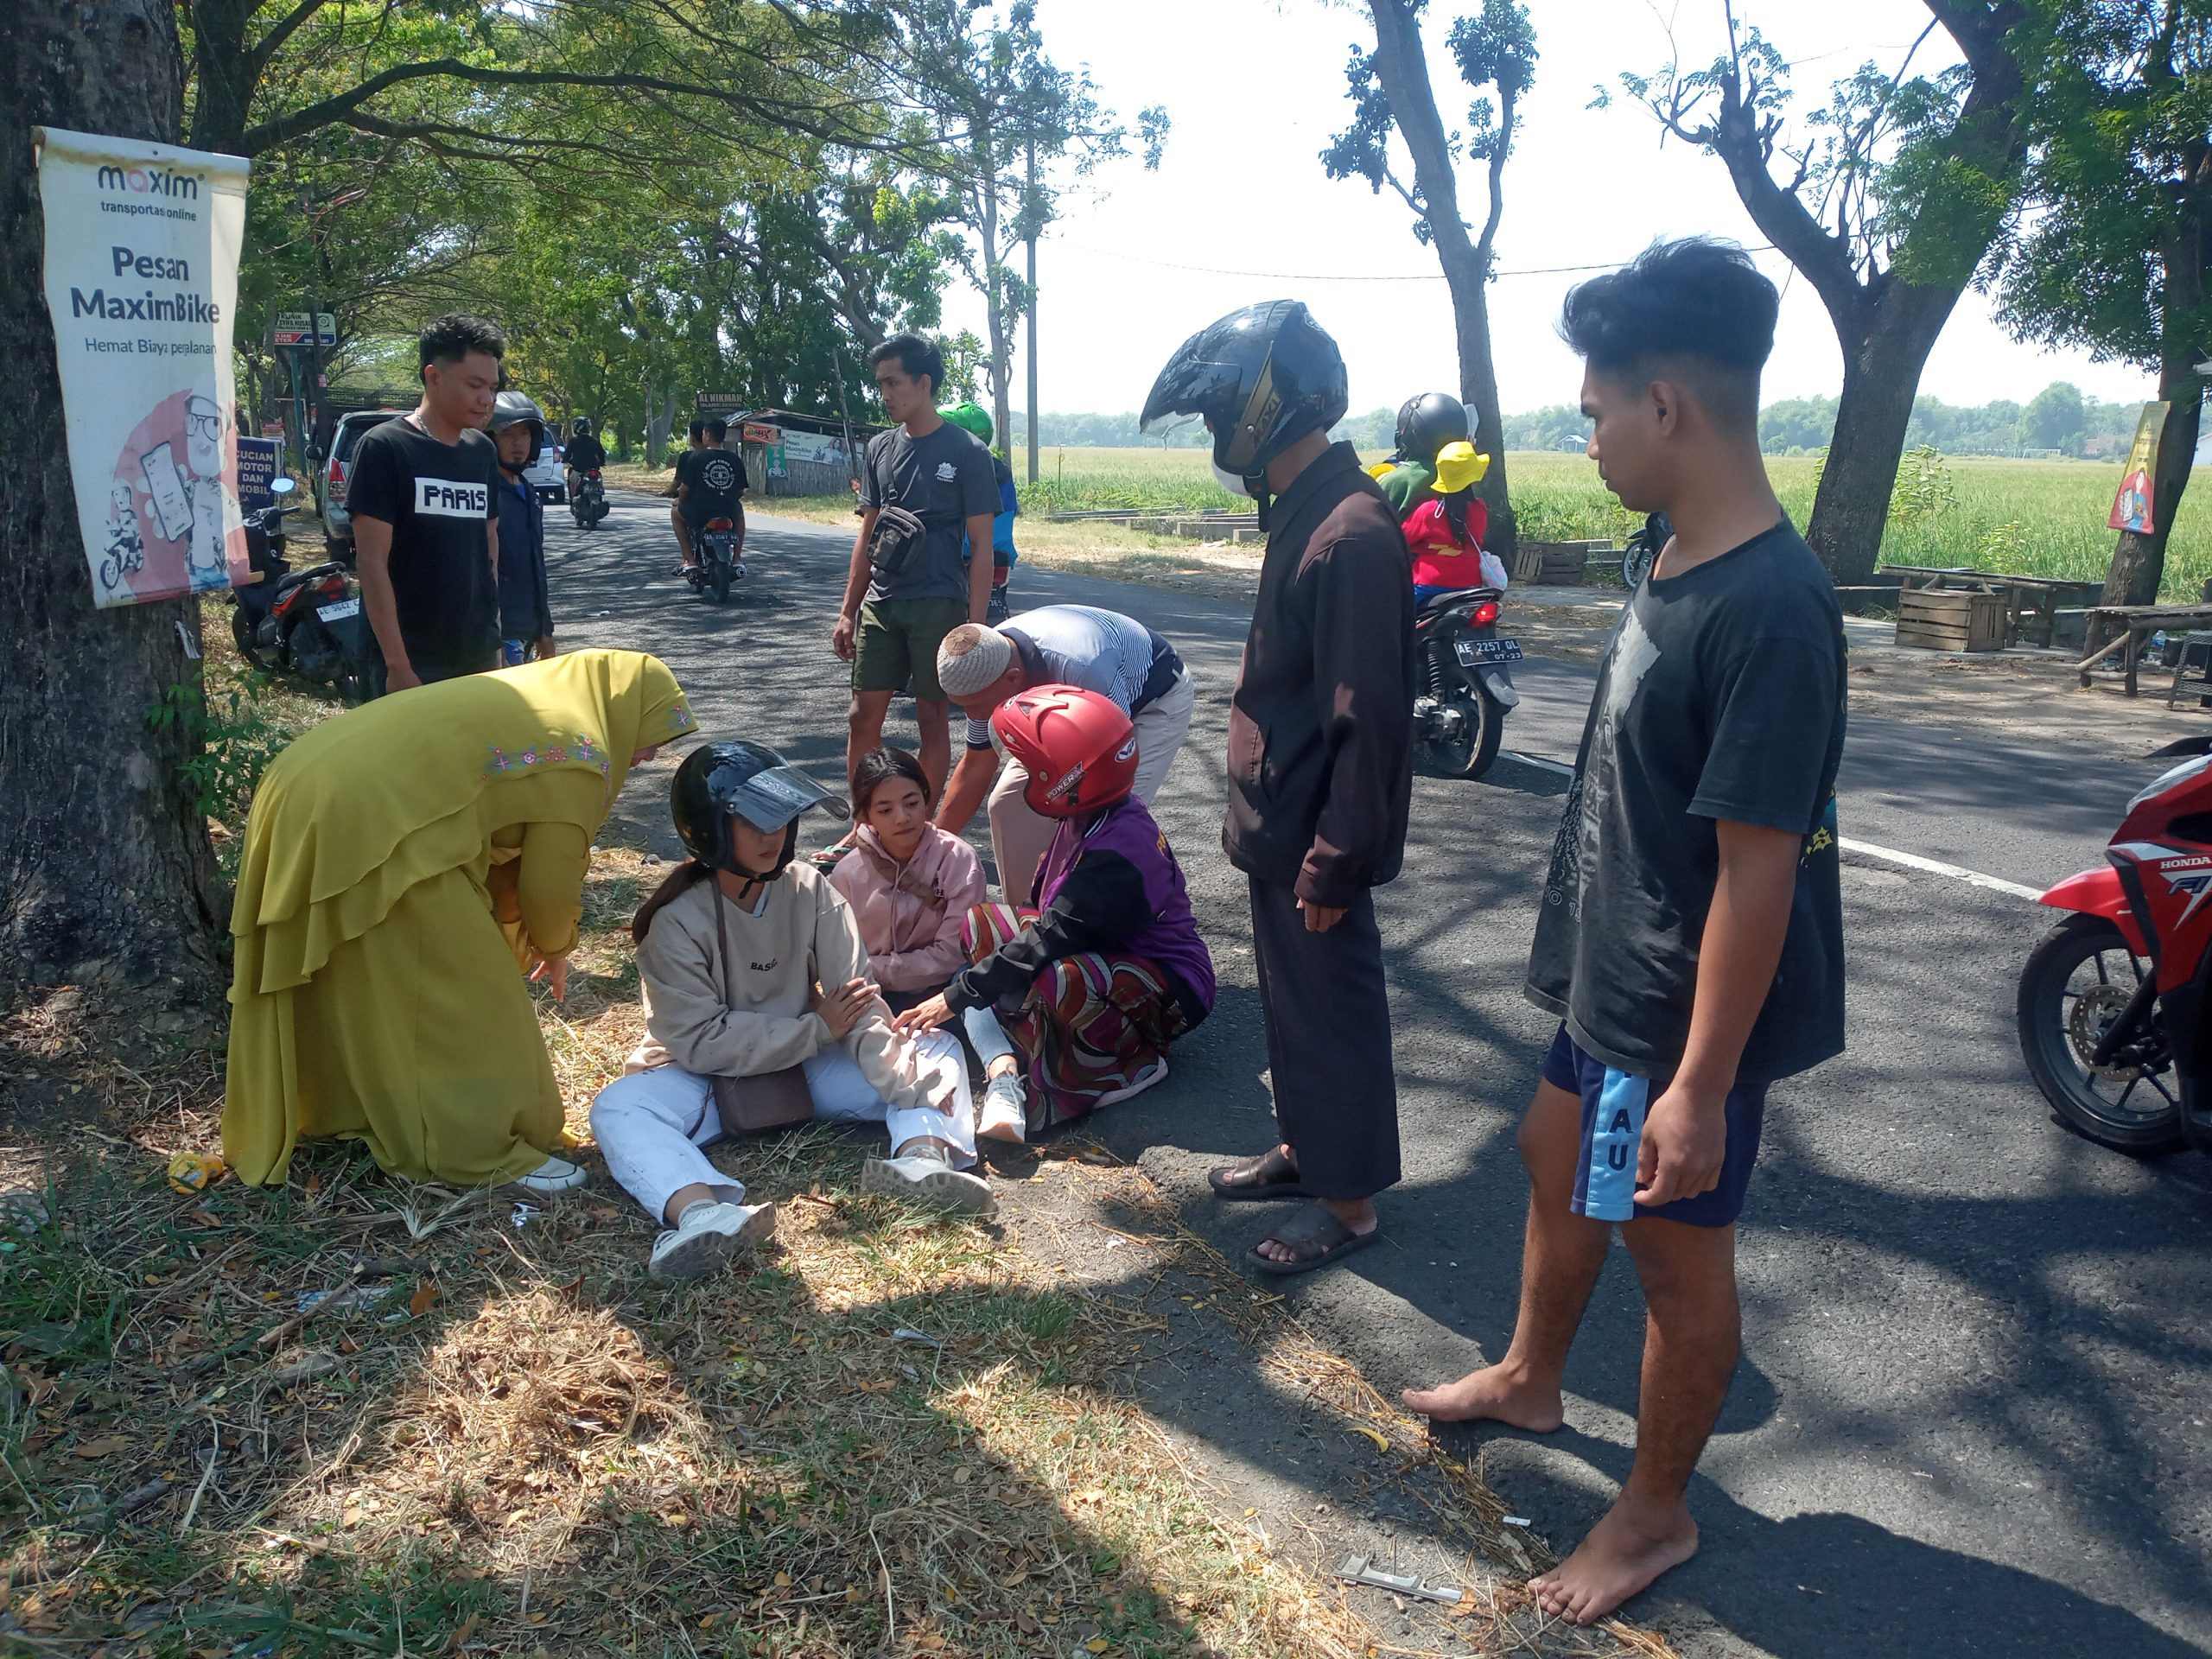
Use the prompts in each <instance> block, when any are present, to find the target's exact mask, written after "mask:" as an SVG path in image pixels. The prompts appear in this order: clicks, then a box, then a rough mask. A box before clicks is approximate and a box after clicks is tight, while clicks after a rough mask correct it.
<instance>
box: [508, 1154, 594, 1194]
mask: <svg viewBox="0 0 2212 1659" xmlns="http://www.w3.org/2000/svg"><path fill="white" fill-rule="evenodd" d="M584 1179H585V1177H584V1172H583V1169H582V1166H579V1165H576V1164H572V1163H570V1162H569V1160H567V1159H565V1158H548V1159H547V1160H545V1161H544V1162H543V1163H542V1164H540V1165H539V1166H537V1168H536V1169H533V1170H531V1172H530V1173H529V1174H527V1175H524V1176H519V1177H518V1178H517V1179H515V1181H514V1182H513V1183H512V1185H516V1186H518V1187H521V1188H522V1189H523V1190H524V1192H540V1193H544V1194H546V1195H548V1196H550V1195H551V1194H553V1193H556V1192H573V1191H574V1190H575V1188H577V1187H580V1186H582V1185H583V1184H584Z"/></svg>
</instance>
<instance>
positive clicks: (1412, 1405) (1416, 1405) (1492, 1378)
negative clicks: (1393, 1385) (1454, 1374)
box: [1398, 1365, 1567, 1434]
mask: <svg viewBox="0 0 2212 1659" xmlns="http://www.w3.org/2000/svg"><path fill="white" fill-rule="evenodd" d="M1398 1398H1399V1399H1401V1400H1402V1401H1404V1402H1406V1409H1407V1410H1408V1411H1417V1412H1419V1413H1421V1415H1422V1416H1424V1417H1426V1418H1427V1419H1428V1420H1429V1421H1431V1422H1437V1423H1471V1422H1476V1421H1484V1420H1487V1421H1495V1422H1500V1423H1510V1424H1512V1425H1513V1427H1516V1428H1525V1429H1527V1430H1529V1432H1530V1433H1535V1434H1548V1433H1551V1432H1552V1430H1554V1429H1555V1428H1557V1427H1559V1426H1560V1424H1561V1423H1563V1422H1565V1421H1567V1411H1566V1408H1565V1405H1564V1403H1563V1402H1561V1401H1560V1396H1559V1390H1558V1389H1546V1388H1541V1387H1539V1386H1537V1385H1536V1384H1535V1383H1530V1382H1529V1381H1528V1380H1527V1379H1526V1378H1524V1377H1522V1376H1519V1375H1518V1374H1516V1373H1515V1372H1511V1371H1509V1370H1506V1369H1505V1367H1504V1366H1503V1365H1489V1366H1485V1367H1484V1368H1483V1369H1482V1370H1479V1371H1469V1372H1468V1373H1467V1374H1466V1375H1465V1376H1463V1377H1461V1378H1460V1379H1459V1381H1458V1382H1457V1383H1446V1384H1445V1385H1444V1386H1443V1387H1442V1388H1440V1389H1400V1390H1399V1391H1398Z"/></svg>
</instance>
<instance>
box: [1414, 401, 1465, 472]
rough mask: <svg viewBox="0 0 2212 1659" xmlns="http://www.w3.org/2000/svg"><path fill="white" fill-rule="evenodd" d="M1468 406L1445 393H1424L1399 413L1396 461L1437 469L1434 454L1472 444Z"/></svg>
mask: <svg viewBox="0 0 2212 1659" xmlns="http://www.w3.org/2000/svg"><path fill="white" fill-rule="evenodd" d="M1473 438H1474V432H1473V429H1471V427H1469V426H1468V424H1467V406H1466V404H1463V403H1461V402H1460V401H1459V399H1458V398H1457V397H1453V396H1452V394H1451V393H1450V392H1448V391H1424V392H1422V393H1421V396H1419V397H1408V398H1407V399H1406V401H1405V404H1404V405H1403V406H1402V408H1401V409H1400V410H1398V457H1399V459H1400V460H1402V461H1419V462H1421V465H1422V466H1424V467H1433V466H1435V465H1436V452H1437V451H1438V450H1440V449H1441V448H1443V447H1444V446H1445V445H1446V444H1447V443H1469V442H1473Z"/></svg>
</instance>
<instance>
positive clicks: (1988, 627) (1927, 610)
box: [1897, 588, 2006, 651]
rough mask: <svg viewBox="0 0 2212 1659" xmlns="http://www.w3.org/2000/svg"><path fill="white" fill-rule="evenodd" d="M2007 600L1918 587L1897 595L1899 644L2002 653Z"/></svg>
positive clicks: (1945, 589) (1963, 592)
mask: <svg viewBox="0 0 2212 1659" xmlns="http://www.w3.org/2000/svg"><path fill="white" fill-rule="evenodd" d="M2005 627H2006V623H2005V600H2004V596H2003V595H2002V594H1978V593H1974V592H1972V591H1970V590H1958V589H1953V588H1915V589H1914V590H1913V591H1912V592H1910V593H1907V594H1899V595H1898V596H1897V644H1899V645H1912V646H1916V647H1918V648H1920V649H1922V650H1924V651H2002V650H2004V649H2005Z"/></svg>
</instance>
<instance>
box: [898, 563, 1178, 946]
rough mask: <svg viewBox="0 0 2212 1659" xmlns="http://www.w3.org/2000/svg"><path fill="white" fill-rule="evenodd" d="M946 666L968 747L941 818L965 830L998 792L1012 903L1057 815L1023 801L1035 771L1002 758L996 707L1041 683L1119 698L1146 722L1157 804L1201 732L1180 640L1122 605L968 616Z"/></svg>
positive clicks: (1140, 792) (942, 654)
mask: <svg viewBox="0 0 2212 1659" xmlns="http://www.w3.org/2000/svg"><path fill="white" fill-rule="evenodd" d="M937 673H938V683H939V684H941V685H943V686H944V695H945V696H946V697H947V698H948V699H950V701H951V702H956V703H957V704H959V705H960V711H961V713H963V714H964V715H967V716H968V746H967V747H966V749H965V750H963V753H962V754H961V756H960V760H959V764H958V765H957V766H954V767H953V769H952V776H951V777H950V779H947V780H946V783H945V790H944V804H942V805H941V806H940V807H939V808H938V815H937V821H938V824H939V826H941V827H942V828H944V829H949V830H950V831H951V832H952V833H953V834H955V835H958V834H959V833H960V832H961V831H962V830H963V829H966V828H967V827H968V821H969V819H970V818H972V817H975V816H976V807H977V806H978V805H981V804H982V803H983V800H984V798H985V797H986V796H987V795H988V798H989V802H990V806H989V812H990V820H991V855H992V857H993V859H994V860H995V861H996V862H997V864H998V868H999V885H1000V887H1001V889H1002V890H1003V891H1004V893H1005V895H1006V901H1007V903H1008V904H1010V905H1026V904H1027V903H1028V902H1029V890H1030V887H1031V885H1032V883H1033V881H1034V880H1035V879H1036V874H1037V865H1038V861H1039V860H1040V859H1042V858H1043V857H1044V856H1045V849H1046V846H1047V845H1048V844H1049V843H1050V842H1051V841H1052V829H1053V827H1054V821H1053V820H1052V819H1051V818H1047V817H1041V816H1040V815H1039V814H1038V813H1036V812H1033V811H1032V810H1030V808H1029V804H1028V803H1027V801H1025V800H1024V799H1022V796H1021V791H1022V788H1023V786H1024V785H1026V784H1027V782H1028V774H1027V773H1026V772H1023V771H1022V769H1021V767H1020V766H1018V765H1016V764H1014V763H1013V762H1011V761H1009V762H1007V764H1006V765H1005V766H1003V767H1001V765H1000V764H999V756H998V754H997V753H996V751H995V749H994V748H993V747H992V745H991V710H993V709H995V708H997V707H998V706H999V705H1000V704H1001V703H1002V702H1005V701H1006V700H1007V698H1008V697H1011V696H1014V695H1016V694H1017V693H1019V692H1021V691H1026V690H1028V689H1029V688H1030V687H1031V686H1033V685H1078V686H1082V687H1083V688H1084V689H1085V690H1090V691H1096V692H1098V693H1099V694H1100V695H1102V696H1108V697H1111V698H1112V699H1113V700H1114V701H1115V702H1116V703H1118V704H1119V705H1120V706H1121V707H1122V709H1124V710H1125V711H1126V712H1127V713H1128V716H1129V718H1130V719H1131V720H1132V721H1135V724H1136V728H1137V781H1136V788H1135V791H1134V792H1135V796H1136V798H1138V799H1139V800H1141V801H1142V802H1143V803H1144V804H1146V805H1147V806H1150V805H1151V804H1152V798H1153V797H1154V796H1155V795H1157V794H1158V793H1159V792H1160V785H1161V784H1162V783H1164V782H1165V781H1166V778H1167V768H1168V766H1169V764H1170V763H1171V762H1173V760H1174V759H1175V753H1176V751H1177V750H1179V749H1180V748H1181V747H1183V740H1184V739H1185V738H1186V737H1188V736H1189V735H1190V734H1191V706H1192V703H1193V702H1195V701H1196V696H1197V694H1196V691H1195V689H1194V688H1193V687H1192V683H1191V674H1190V671H1189V670H1188V669H1186V668H1185V667H1184V666H1183V659H1182V658H1181V657H1180V656H1179V655H1177V653H1176V651H1175V647H1174V646H1173V645H1169V644H1168V643H1167V641H1166V639H1162V638H1161V637H1160V635H1159V634H1157V633H1154V632H1153V631H1152V630H1151V629H1150V628H1147V626H1145V625H1144V624H1143V623H1141V622H1140V621H1138V620H1136V619H1135V618H1134V617H1128V616H1123V615H1122V613H1120V612H1118V611H1102V610H1099V609H1096V607H1092V606H1089V605H1046V606H1042V607H1039V608H1038V609H1036V610H1033V611H1024V612H1022V613H1020V615H1018V616H1011V617H1008V618H1007V620H1005V621H1003V622H1001V623H1000V624H999V625H998V626H996V627H995V628H988V627H984V626H981V625H980V624H977V623H972V622H971V623H967V624H964V625H963V626H960V627H957V628H955V629H953V630H952V632H950V633H948V634H946V635H945V636H944V644H943V645H940V646H938V653H937ZM994 779H995V780H996V781H995V782H994Z"/></svg>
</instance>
